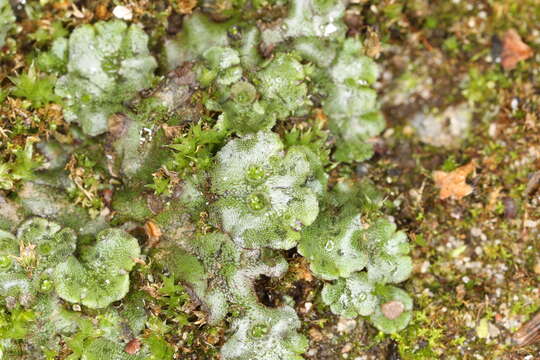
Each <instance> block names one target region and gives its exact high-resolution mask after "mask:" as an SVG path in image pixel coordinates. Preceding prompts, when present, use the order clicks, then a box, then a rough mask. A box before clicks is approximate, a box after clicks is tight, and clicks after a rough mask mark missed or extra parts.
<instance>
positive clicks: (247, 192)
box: [211, 132, 319, 249]
mask: <svg viewBox="0 0 540 360" xmlns="http://www.w3.org/2000/svg"><path fill="white" fill-rule="evenodd" d="M306 151H308V150H307V149H305V148H302V147H293V148H291V149H289V150H288V151H287V153H285V151H284V148H283V143H282V142H281V140H280V139H279V136H278V135H277V134H275V133H270V132H259V133H257V134H254V135H248V136H245V137H242V138H240V139H235V140H231V141H230V142H229V143H228V144H227V145H225V146H224V147H223V148H222V149H221V150H220V151H219V152H218V154H217V155H216V165H215V167H214V169H213V171H212V175H211V180H212V191H213V192H214V193H215V194H216V195H217V201H216V202H215V203H214V204H213V213H214V215H215V222H216V223H217V224H218V225H219V226H221V227H222V229H223V230H224V231H225V232H227V233H229V234H230V235H231V237H232V239H233V240H234V241H235V242H236V243H237V244H239V245H240V246H242V247H245V248H260V247H271V248H275V249H290V248H292V247H293V246H295V245H296V243H297V241H298V239H299V238H300V234H299V231H300V230H302V228H303V227H305V226H307V225H310V224H311V223H313V221H314V220H315V218H316V217H317V214H318V212H319V207H318V201H317V195H316V193H315V192H314V191H313V190H312V188H310V187H309V186H307V183H308V181H309V180H312V177H313V170H312V167H311V165H310V162H309V161H308V159H307V157H306V155H305V152H306Z"/></svg>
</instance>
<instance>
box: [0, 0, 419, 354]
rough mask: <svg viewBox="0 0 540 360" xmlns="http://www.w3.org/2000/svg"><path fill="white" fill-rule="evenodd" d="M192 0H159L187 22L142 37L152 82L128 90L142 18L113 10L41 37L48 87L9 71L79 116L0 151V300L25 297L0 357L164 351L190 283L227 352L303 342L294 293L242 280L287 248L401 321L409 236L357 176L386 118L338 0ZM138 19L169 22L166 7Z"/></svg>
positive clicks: (11, 311) (135, 70) (44, 99)
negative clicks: (5, 154)
mask: <svg viewBox="0 0 540 360" xmlns="http://www.w3.org/2000/svg"><path fill="white" fill-rule="evenodd" d="M188 3H191V2H187V3H186V4H181V5H178V4H177V5H172V6H171V8H174V9H175V10H176V9H177V8H178V9H179V7H180V6H186V8H185V9H184V8H182V14H185V15H183V17H182V21H183V25H182V29H180V31H179V32H178V33H177V34H176V35H174V36H171V37H169V38H168V39H161V38H153V39H152V49H155V48H157V47H156V46H154V45H157V44H160V43H164V47H163V50H164V54H163V55H164V56H163V57H162V58H161V60H162V61H163V62H162V65H163V67H164V68H165V69H167V70H170V72H169V73H167V74H161V75H163V81H162V82H161V83H160V84H158V85H157V87H155V88H154V89H152V90H151V91H144V92H142V91H140V90H142V89H145V88H147V87H150V86H151V85H154V84H153V83H154V80H156V79H157V78H156V77H154V70H155V69H156V67H157V63H156V60H155V58H154V57H153V55H151V53H150V51H149V49H148V42H149V37H148V35H146V33H145V32H144V31H143V28H142V27H141V26H139V25H138V24H132V25H129V26H128V25H127V24H126V23H124V22H122V21H119V20H111V21H108V22H97V23H95V24H93V25H90V24H86V25H81V26H78V27H76V28H75V29H74V30H73V31H72V32H71V35H70V36H69V39H68V38H66V37H65V33H64V34H62V35H60V36H58V37H57V38H56V39H55V40H54V41H53V42H52V44H50V45H51V47H50V50H49V51H48V52H42V53H41V55H40V59H38V61H37V63H36V68H37V69H40V71H43V72H48V73H49V74H50V77H48V78H47V79H50V81H49V82H48V84H45V85H47V86H49V85H52V83H53V82H54V79H55V78H56V77H55V76H59V77H60V78H59V80H58V81H57V83H56V84H55V93H56V95H57V96H52V94H49V93H50V91H48V92H45V91H44V93H46V95H47V96H38V97H32V96H30V95H36V94H34V93H35V91H33V90H32V89H34V85H35V84H34V83H35V79H37V78H35V77H32V76H30V75H32V74H24V73H23V74H22V75H21V77H20V79H21V81H18V82H17V81H16V83H17V87H20V88H21V89H22V90H25V89H30V90H28V91H26V90H25V91H17V92H16V93H12V94H13V95H17V96H20V97H25V98H27V99H28V100H30V101H31V103H32V106H33V107H34V108H37V107H41V109H39V110H41V111H44V113H45V110H47V116H48V111H49V110H50V111H52V110H55V109H57V106H56V105H52V104H50V102H53V103H54V102H59V99H58V96H60V97H62V98H63V99H64V101H63V104H62V106H63V112H64V117H65V119H66V120H67V121H68V122H75V123H78V124H79V125H80V128H82V131H81V129H80V128H79V127H78V126H65V124H63V123H62V121H61V119H60V120H58V123H59V124H60V123H62V125H61V126H60V128H61V129H60V131H59V129H52V127H51V129H48V134H49V135H51V136H50V139H48V140H47V141H46V142H43V143H40V142H39V143H37V144H35V148H34V142H29V141H27V145H28V146H27V147H25V148H24V149H22V148H21V150H20V151H19V152H16V153H15V154H14V155H15V158H14V164H15V165H17V166H12V165H9V166H3V167H2V168H0V172H2V173H3V174H4V175H3V176H2V180H0V187H2V189H3V190H2V194H0V229H1V231H0V240H1V242H0V245H1V246H0V297H1V300H2V302H3V304H5V311H4V312H0V316H4V314H5V318H6V319H8V318H9V320H10V321H15V320H13V319H16V318H17V317H21V316H22V315H24V319H23V320H20V323H21V324H22V325H17V326H14V329H15V330H12V331H11V332H9V335H8V336H6V338H7V340H6V341H5V342H3V341H2V340H0V350H1V349H4V348H6V349H9V351H11V352H10V353H9V355H10V356H11V354H14V355H13V356H12V357H17V356H18V357H21V358H22V357H24V356H26V354H28V353H31V352H32V351H33V350H34V349H37V350H36V354H38V355H36V357H39V356H42V355H43V357H45V356H48V357H49V358H53V357H54V356H58V352H60V351H69V352H71V354H70V355H69V356H70V357H71V358H76V359H79V358H80V359H85V360H93V359H98V358H99V359H101V358H115V359H119V360H138V359H170V358H173V356H176V357H178V354H176V355H173V354H172V353H173V352H174V350H173V347H172V346H171V345H170V344H168V343H167V341H171V340H173V339H177V338H178V336H177V335H179V334H178V331H180V330H179V329H180V328H181V327H182V326H184V325H186V324H188V323H190V322H191V319H192V318H193V317H191V316H185V314H183V313H182V312H181V311H182V309H181V308H182V306H186V307H187V304H188V302H189V301H188V298H189V296H188V294H189V295H190V296H191V297H192V298H193V299H192V300H194V301H193V303H191V304H197V306H200V309H201V310H203V311H204V312H206V314H207V317H206V322H207V324H208V325H209V326H216V327H221V326H222V325H225V324H229V325H230V329H229V331H225V332H224V334H225V336H226V339H223V344H224V345H223V346H222V348H221V357H222V358H223V359H226V360H254V359H266V360H299V359H302V355H301V354H302V353H303V352H304V351H305V349H306V348H307V340H306V338H305V337H304V335H303V334H302V330H301V329H304V327H303V326H301V325H302V324H301V322H300V319H299V317H298V316H297V314H296V313H295V309H294V308H293V307H292V306H291V303H292V300H291V299H288V298H285V297H284V298H282V299H276V301H275V303H273V304H272V305H274V306H266V305H264V304H263V303H265V304H266V303H267V302H266V299H264V298H260V297H259V296H260V295H261V294H260V293H261V289H260V288H259V287H258V286H256V285H257V284H261V283H264V282H265V281H266V280H267V279H268V278H271V280H270V281H271V282H275V283H278V282H279V279H278V278H280V277H282V276H285V275H286V273H287V270H288V262H287V259H289V256H290V255H291V254H293V253H294V248H295V247H297V250H298V253H299V254H300V255H302V256H304V257H305V258H306V260H307V263H308V264H309V268H310V269H311V271H312V272H313V274H314V275H315V276H316V277H317V278H319V279H320V280H322V281H324V282H325V283H324V287H323V290H322V300H323V303H325V304H327V305H329V307H330V309H331V310H332V312H334V313H335V314H338V315H341V316H345V317H351V318H352V317H357V316H364V317H368V318H369V319H370V320H371V322H372V323H373V324H374V325H375V326H376V327H377V328H378V329H379V330H381V331H383V332H387V333H391V332H395V331H399V330H400V329H402V328H403V327H404V326H406V324H407V322H408V321H409V320H410V318H411V311H412V301H411V299H410V298H408V296H407V295H406V294H405V293H404V292H402V291H401V290H399V289H397V288H394V287H392V286H390V285H388V284H391V283H399V282H401V281H404V280H405V279H406V278H407V277H408V276H409V275H410V272H411V268H412V263H411V259H410V258H409V256H408V253H409V246H408V242H407V237H406V236H405V234H404V233H402V232H399V231H397V230H396V226H395V225H394V224H393V223H392V222H391V221H390V220H387V219H386V218H385V217H384V215H383V213H382V211H381V208H382V204H383V202H384V201H383V199H382V197H381V195H380V194H378V192H377V191H376V190H374V187H373V186H371V185H370V184H369V183H368V182H367V181H359V179H358V177H357V176H356V175H355V166H356V164H354V162H357V161H364V160H366V159H368V158H369V157H370V156H371V154H372V149H371V145H370V143H371V138H372V137H374V136H377V135H378V134H379V133H380V132H381V131H382V128H383V126H384V122H383V119H382V116H381V115H380V113H379V110H378V109H379V108H378V104H377V101H376V93H375V91H374V90H373V89H372V86H373V84H374V82H375V80H376V78H377V76H378V69H377V68H376V66H375V64H374V62H373V61H372V60H371V59H369V58H368V57H366V56H365V55H364V49H363V45H362V43H361V41H360V40H359V39H358V37H357V36H348V35H347V26H346V25H345V23H344V22H343V21H342V18H343V17H344V16H345V9H346V5H347V4H346V2H345V1H324V0H297V1H289V2H286V1H281V0H277V1H274V0H269V1H243V0H241V1H235V2H234V3H230V4H229V3H226V4H225V5H227V4H228V5H227V6H229V7H228V8H222V7H221V5H220V6H217V5H216V4H217V3H215V2H214V1H202V2H199V3H198V5H199V7H200V9H191V8H189V9H188V8H187V7H189V6H195V2H193V4H192V5H189V4H188ZM0 4H2V3H0ZM220 4H221V3H220ZM286 4H288V8H289V9H288V13H287V14H285V15H284V16H280V14H284V13H285V12H286ZM242 7H245V8H246V13H245V14H243V16H235V12H237V11H239V9H240V8H242ZM201 9H202V10H204V13H203V12H202V11H201ZM266 9H271V10H272V11H271V12H269V13H268V14H264V13H265V12H266ZM191 10H193V13H191ZM97 12H98V11H97V9H96V14H97ZM207 14H211V17H212V19H219V22H217V21H213V20H212V19H211V18H210V17H207ZM134 15H136V16H134V18H133V21H134V22H137V21H139V20H141V19H144V16H143V17H140V16H139V15H140V14H138V13H137V14H134ZM175 15H176V14H171V16H170V17H169V19H168V21H170V24H169V25H173V22H174V21H175ZM276 15H277V16H278V17H276ZM142 22H143V23H144V24H145V26H148V28H151V29H152V34H153V35H155V36H160V34H162V33H163V30H164V28H163V27H161V26H162V25H163V24H162V23H161V20H159V21H157V22H156V24H150V23H147V22H146V20H142ZM154 25H155V26H154ZM174 30H175V29H174V27H172V28H167V31H168V32H169V33H170V32H171V31H174ZM28 79H30V80H32V81H27V80H28ZM22 80H24V81H22ZM30 85H32V86H30ZM45 85H43V86H45ZM36 88H39V86H37V87H36ZM44 89H45V90H50V86H49V87H44ZM29 93H30V94H29ZM49 95H51V96H49ZM58 105H60V104H58ZM49 107H50V108H51V109H49ZM40 114H41V113H40ZM40 116H41V115H40ZM59 117H60V116H59ZM40 126H41V123H40ZM51 126H52V125H51ZM49 130H50V131H49ZM13 133H14V134H15V132H13ZM10 135H11V132H10ZM98 135H100V136H98ZM16 136H18V135H16ZM53 138H56V139H53ZM36 141H37V140H36ZM38 151H39V152H40V153H41V154H40V156H42V157H43V161H40V162H36V161H35V160H34V159H35V157H36V156H35V155H36V152H38ZM10 156H11V155H10ZM9 160H10V161H11V158H10V159H9ZM11 162H12V163H13V161H11ZM5 174H8V175H9V176H6V175H5ZM6 179H7V180H6ZM14 180H16V182H15V181H14ZM329 184H330V186H329ZM4 190H6V191H13V190H15V191H14V192H13V193H9V194H7V195H5V194H4ZM4 195H5V196H4ZM35 217H39V219H36V218H35ZM28 218H30V219H32V218H34V219H32V220H30V221H29V222H25V219H28ZM20 224H22V225H20ZM17 228H19V230H18V231H17V236H14V235H13V234H14V233H15V231H16V229H17ZM71 229H72V230H71ZM121 229H122V230H121ZM134 236H136V237H137V238H135V237H134ZM145 236H146V242H145ZM139 240H140V241H141V244H143V245H144V247H143V249H142V250H141V248H140V246H139ZM282 250H288V251H287V252H286V254H287V257H285V256H284V252H283V251H282ZM141 254H142V255H141ZM139 257H140V259H139ZM293 257H294V258H297V257H298V254H294V255H293ZM136 263H140V264H141V266H137V267H136V268H135V264H136ZM134 268H135V270H134ZM131 271H136V272H137V276H136V277H135V276H131V277H133V278H136V281H132V285H133V286H132V287H133V289H132V291H131V293H129V294H128V292H129V288H130V272H131ZM306 271H307V270H306ZM290 274H291V273H289V274H288V275H290ZM288 275H287V281H288ZM132 280H133V279H132ZM139 286H144V288H143V289H144V291H141V289H140V288H139ZM277 288H278V289H279V288H280V287H279V286H278V287H277ZM146 293H148V294H149V295H148V294H146ZM179 293H182V295H181V296H180V295H178V294H179ZM314 295H317V294H314ZM272 298H273V297H272ZM117 301H118V303H115V304H114V306H111V304H112V303H113V302H117ZM80 305H83V306H82V307H81V306H80ZM148 309H150V310H151V311H152V313H153V315H154V316H151V317H147V311H146V310H148ZM191 310H193V309H191V308H190V311H191ZM26 312H28V313H26ZM21 314H22V315H21ZM192 314H197V316H199V315H200V312H199V311H195V312H192ZM171 315H172V317H174V319H173V320H172V321H169V320H170V318H169V317H170V316H171ZM6 321H7V320H6ZM199 321H201V319H199V320H198V321H197V327H199V324H200V323H202V321H201V322H199ZM0 327H1V324H0ZM186 328H190V329H192V328H193V327H192V326H191V325H189V324H188V325H187V326H186ZM170 329H174V331H175V332H176V333H175V335H174V336H169V335H170V333H168V332H169V331H171V330H170ZM32 331H36V332H39V336H34V337H32V339H30V336H29V335H28V334H30V333H31V332H32ZM182 331H183V330H182ZM186 331H188V330H186ZM143 332H144V335H143V336H140V335H141V333H143ZM167 334H169V335H167ZM184 335H187V333H185V334H182V337H183V340H182V341H184V343H183V345H182V346H188V344H189V342H190V341H191V339H188V338H186V337H185V336H184ZM137 337H139V338H137ZM19 340H21V341H20V344H22V346H20V347H18V344H19V343H17V342H18V341H19ZM139 340H140V342H139ZM60 344H61V345H60ZM139 347H140V348H139ZM175 348H176V349H179V347H175ZM126 349H127V350H126ZM216 351H217V350H216ZM128 352H129V353H128ZM6 353H7V352H6ZM131 353H134V354H131ZM214 355H215V354H214ZM193 356H196V355H195V354H193ZM205 356H206V354H205ZM208 356H210V355H208Z"/></svg>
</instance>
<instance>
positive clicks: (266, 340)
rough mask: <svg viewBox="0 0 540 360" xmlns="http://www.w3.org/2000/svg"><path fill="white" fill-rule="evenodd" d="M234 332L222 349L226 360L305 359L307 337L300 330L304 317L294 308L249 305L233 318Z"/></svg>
mask: <svg viewBox="0 0 540 360" xmlns="http://www.w3.org/2000/svg"><path fill="white" fill-rule="evenodd" d="M232 328H233V330H234V334H233V335H232V337H231V338H229V340H228V341H227V342H226V343H225V344H224V345H223V347H222V348H221V355H222V357H223V359H224V360H256V359H265V360H301V359H303V357H302V356H301V355H300V354H302V353H303V352H304V351H305V350H306V348H307V345H308V344H307V339H306V338H305V337H304V336H302V335H300V334H299V333H297V332H296V330H298V329H299V328H300V320H299V319H298V316H297V315H296V312H295V311H294V309H293V308H291V307H289V306H283V307H280V308H276V309H272V308H266V307H264V306H260V305H259V306H255V307H251V308H248V309H247V310H246V313H245V314H243V316H242V317H240V318H238V319H236V320H234V321H233V324H232Z"/></svg>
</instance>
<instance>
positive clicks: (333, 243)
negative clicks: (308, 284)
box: [298, 209, 368, 280]
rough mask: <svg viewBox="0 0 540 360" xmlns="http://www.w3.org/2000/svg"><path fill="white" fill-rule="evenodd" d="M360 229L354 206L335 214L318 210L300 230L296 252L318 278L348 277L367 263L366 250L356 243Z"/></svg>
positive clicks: (360, 223) (360, 224) (361, 226)
mask: <svg viewBox="0 0 540 360" xmlns="http://www.w3.org/2000/svg"><path fill="white" fill-rule="evenodd" d="M362 230H363V223H362V218H361V216H360V214H359V213H358V212H356V211H355V209H353V210H352V211H348V212H346V213H343V214H340V215H338V216H335V215H333V214H332V213H327V212H325V213H322V214H321V215H320V216H319V217H318V218H317V221H315V223H314V224H313V225H311V226H309V227H307V228H306V229H305V230H304V231H303V232H302V239H301V240H300V243H299V245H298V252H299V253H300V254H301V255H303V256H304V257H306V259H307V260H308V261H309V263H310V265H309V266H310V269H311V270H312V271H313V273H314V274H315V276H317V277H319V278H321V279H325V280H335V279H338V278H340V277H344V278H346V277H349V276H351V274H352V273H353V272H355V271H359V270H362V269H363V268H364V267H365V266H366V265H367V263H368V258H367V253H366V252H365V251H364V250H363V249H362V248H361V246H360V239H361V234H362Z"/></svg>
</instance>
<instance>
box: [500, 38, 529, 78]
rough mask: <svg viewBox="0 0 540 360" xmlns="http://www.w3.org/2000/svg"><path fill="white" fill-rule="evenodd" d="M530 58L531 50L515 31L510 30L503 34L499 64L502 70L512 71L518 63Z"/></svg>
mask: <svg viewBox="0 0 540 360" xmlns="http://www.w3.org/2000/svg"><path fill="white" fill-rule="evenodd" d="M532 56H533V51H532V49H531V48H530V47H529V45H527V44H525V43H524V42H523V41H522V40H521V37H520V36H519V34H518V33H517V31H516V30H514V29H510V30H508V31H507V32H506V33H505V34H504V37H503V50H502V54H501V64H502V67H503V68H504V70H512V69H514V68H515V67H516V66H517V64H518V62H520V61H522V60H527V59H528V58H530V57H532Z"/></svg>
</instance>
